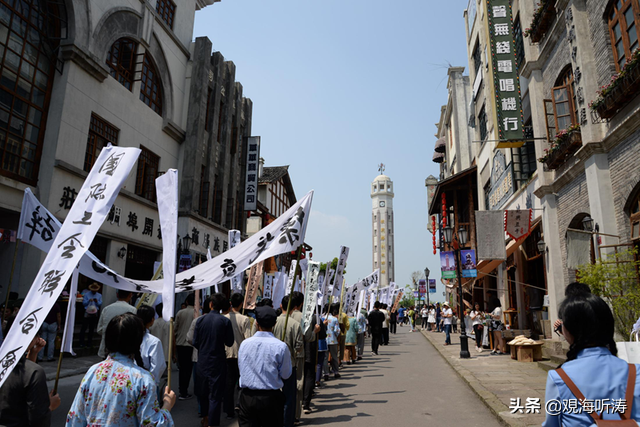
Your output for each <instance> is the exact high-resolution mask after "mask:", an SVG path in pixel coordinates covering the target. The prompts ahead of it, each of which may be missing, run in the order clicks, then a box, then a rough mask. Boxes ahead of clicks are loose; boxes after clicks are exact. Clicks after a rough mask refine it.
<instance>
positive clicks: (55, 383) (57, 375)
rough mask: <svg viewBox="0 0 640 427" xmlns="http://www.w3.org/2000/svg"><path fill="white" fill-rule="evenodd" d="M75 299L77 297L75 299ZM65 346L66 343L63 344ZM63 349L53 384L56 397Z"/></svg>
mask: <svg viewBox="0 0 640 427" xmlns="http://www.w3.org/2000/svg"><path fill="white" fill-rule="evenodd" d="M74 298H75V297H74ZM63 345H64V343H63ZM62 353H64V352H63V351H62V347H60V355H59V356H58V369H57V370H56V381H55V382H54V383H53V392H52V394H53V395H54V396H55V395H56V393H57V392H58V380H60V369H61V368H62Z"/></svg>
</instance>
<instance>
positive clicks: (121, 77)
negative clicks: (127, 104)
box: [107, 38, 138, 90]
mask: <svg viewBox="0 0 640 427" xmlns="http://www.w3.org/2000/svg"><path fill="white" fill-rule="evenodd" d="M137 48H138V44H137V43H136V42H134V41H133V40H131V39H127V38H124V39H120V40H118V41H116V42H115V43H114V44H113V46H111V50H109V53H108V54H107V65H108V66H109V74H111V77H113V78H114V79H116V80H117V81H119V82H120V84H122V86H124V87H126V88H127V89H129V90H131V88H132V87H133V75H134V71H135V63H136V61H135V56H136V50H137Z"/></svg>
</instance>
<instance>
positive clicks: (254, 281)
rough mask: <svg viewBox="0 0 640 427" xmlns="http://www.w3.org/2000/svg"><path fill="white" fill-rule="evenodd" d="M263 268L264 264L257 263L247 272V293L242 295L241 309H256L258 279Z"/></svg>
mask: <svg viewBox="0 0 640 427" xmlns="http://www.w3.org/2000/svg"><path fill="white" fill-rule="evenodd" d="M263 266H264V262H259V263H258V264H256V265H254V266H253V267H251V269H250V270H249V277H248V279H247V292H246V293H245V294H244V306H243V308H244V309H245V310H253V309H254V308H256V298H257V297H258V290H259V289H260V279H261V278H262V272H263Z"/></svg>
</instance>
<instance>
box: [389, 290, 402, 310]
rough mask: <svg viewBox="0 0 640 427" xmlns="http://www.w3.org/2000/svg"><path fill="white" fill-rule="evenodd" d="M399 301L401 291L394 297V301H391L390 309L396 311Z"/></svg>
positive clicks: (400, 299)
mask: <svg viewBox="0 0 640 427" xmlns="http://www.w3.org/2000/svg"><path fill="white" fill-rule="evenodd" d="M400 301H402V291H400V292H399V293H398V296H397V297H396V301H395V302H394V303H393V307H392V308H391V311H398V305H399V304H400Z"/></svg>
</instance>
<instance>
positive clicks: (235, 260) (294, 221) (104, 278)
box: [20, 191, 313, 294]
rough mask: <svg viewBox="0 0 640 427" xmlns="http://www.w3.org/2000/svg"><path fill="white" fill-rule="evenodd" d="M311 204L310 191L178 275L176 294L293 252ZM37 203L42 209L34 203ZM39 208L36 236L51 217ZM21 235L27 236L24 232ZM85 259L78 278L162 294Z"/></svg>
mask: <svg viewBox="0 0 640 427" xmlns="http://www.w3.org/2000/svg"><path fill="white" fill-rule="evenodd" d="M27 194H28V192H27V191H25V197H26V196H27ZM34 199H35V198H34ZM312 200H313V191H310V192H309V193H307V194H306V195H305V196H304V197H303V198H302V199H300V200H299V201H298V202H297V203H296V204H295V205H293V206H292V207H291V208H289V210H288V211H286V212H285V213H284V214H282V215H280V216H279V217H278V218H276V220H275V221H273V222H272V223H271V224H269V225H268V226H266V227H265V228H263V229H262V230H260V231H258V232H257V233H256V234H254V235H253V236H251V237H250V238H249V239H247V240H245V241H244V242H242V243H240V244H239V245H238V246H236V247H235V248H233V249H230V250H228V251H226V252H223V253H222V254H220V255H218V256H217V257H215V258H213V259H212V260H210V261H207V262H203V263H202V264H199V265H197V266H195V267H193V268H190V269H189V270H186V271H183V272H181V273H178V275H177V276H176V293H177V292H184V291H192V290H194V289H203V288H207V287H209V286H215V285H218V284H220V283H222V282H225V281H227V280H230V279H231V277H233V276H235V275H236V274H237V273H238V271H244V270H246V269H248V268H250V267H251V266H253V265H254V264H257V263H258V262H260V261H263V260H265V259H267V258H271V257H272V256H275V255H280V254H282V253H286V252H291V251H295V250H296V249H297V248H298V246H300V245H301V244H302V243H303V241H304V236H305V233H306V229H307V221H308V219H309V212H310V211H311V202H312ZM36 203H37V204H38V206H41V205H40V204H39V202H37V199H36ZM41 207H42V208H41V209H40V212H35V218H36V221H37V222H36V223H37V224H39V225H38V227H39V232H42V231H41V230H40V229H41V228H42V226H43V224H42V223H43V221H45V223H46V220H48V217H46V216H45V215H50V214H49V212H48V211H47V210H46V209H44V206H41ZM30 213H31V212H30ZM32 216H33V215H32ZM45 218H46V220H45ZM51 218H52V221H55V218H53V217H51ZM26 221H27V219H26V215H24V216H21V218H20V222H21V224H20V225H21V227H22V228H23V229H24V228H25V227H26V228H30V227H29V226H28V224H27V223H26ZM38 221H39V222H38ZM56 222H57V221H56ZM58 224H59V222H58ZM24 231H25V232H26V231H27V230H24ZM49 231H51V233H52V235H54V237H55V236H56V235H57V233H58V232H59V231H56V230H55V228H54V230H50V229H49ZM23 234H29V233H27V232H26V233H23ZM46 237H47V238H48V233H46ZM34 239H35V237H34ZM23 241H25V242H27V243H31V244H34V245H35V246H36V247H38V248H39V249H41V250H43V251H45V252H49V251H50V250H51V248H52V245H51V241H44V240H43V239H40V241H37V240H33V241H30V240H29V238H28V237H27V239H25V240H23ZM85 255H86V256H84V257H82V259H81V261H80V274H82V275H84V276H87V277H89V278H91V279H93V280H95V281H97V282H100V283H102V284H104V285H107V286H111V287H113V288H116V289H123V290H126V291H133V292H155V293H159V294H161V293H162V289H163V283H164V282H163V281H162V280H154V281H141V280H133V279H127V278H125V277H123V276H121V275H119V274H117V273H116V272H115V271H113V270H111V269H110V268H109V267H107V266H106V265H104V264H103V263H101V262H100V260H98V258H97V257H96V256H95V255H93V254H91V253H89V252H87V253H86V254H85Z"/></svg>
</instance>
